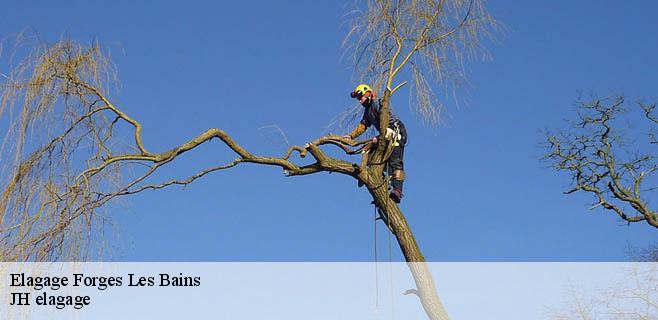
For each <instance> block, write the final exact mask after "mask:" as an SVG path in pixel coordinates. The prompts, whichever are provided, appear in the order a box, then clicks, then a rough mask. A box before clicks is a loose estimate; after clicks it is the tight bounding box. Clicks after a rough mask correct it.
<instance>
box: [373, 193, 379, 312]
mask: <svg viewBox="0 0 658 320" xmlns="http://www.w3.org/2000/svg"><path fill="white" fill-rule="evenodd" d="M374 208H375V217H374V220H373V226H374V230H375V315H377V313H379V266H378V265H377V261H378V259H377V206H376V205H375V206H374Z"/></svg>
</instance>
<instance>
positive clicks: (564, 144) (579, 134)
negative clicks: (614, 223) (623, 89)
mask: <svg viewBox="0 0 658 320" xmlns="http://www.w3.org/2000/svg"><path fill="white" fill-rule="evenodd" d="M638 105H639V107H640V108H638V109H639V110H641V111H642V113H643V117H642V119H644V121H642V119H635V118H632V117H629V118H626V119H627V120H630V121H632V125H631V126H630V128H629V126H625V124H624V122H623V118H624V117H623V116H624V113H625V109H624V106H625V103H624V97H621V96H618V97H613V98H607V99H594V100H593V101H587V102H579V103H578V119H577V120H576V121H574V122H573V123H572V125H571V130H570V131H567V132H564V133H560V134H553V133H549V135H548V137H547V142H548V152H547V154H546V156H545V157H544V159H546V160H547V161H549V162H550V163H551V164H552V166H553V168H554V169H555V170H556V171H559V172H566V173H567V174H568V175H569V176H570V177H571V184H572V186H571V189H569V190H568V191H566V192H565V193H566V194H572V193H576V192H584V193H589V194H591V195H593V196H594V199H595V202H594V204H593V206H592V209H594V208H598V207H602V208H604V209H605V210H608V211H609V212H612V213H614V214H616V215H617V216H618V217H619V218H620V219H622V220H623V221H625V222H627V223H633V222H645V223H647V224H649V225H650V226H653V227H655V228H658V214H657V213H656V211H654V210H653V209H652V208H651V206H650V203H649V199H650V197H651V196H652V192H653V191H654V190H655V189H656V185H655V183H656V180H655V176H654V172H655V171H656V170H657V169H658V162H656V156H655V152H654V148H655V146H654V145H655V144H656V143H658V141H657V140H656V137H655V130H656V129H658V118H656V115H655V112H654V111H655V108H656V104H655V103H654V104H645V103H641V102H640V103H638ZM638 118H639V117H638ZM641 121H642V122H641ZM630 129H634V130H636V131H639V132H640V133H642V132H643V133H644V134H645V136H644V137H642V136H641V135H637V137H636V136H635V135H632V134H629V133H628V130H630Z"/></svg>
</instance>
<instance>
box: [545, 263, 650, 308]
mask: <svg viewBox="0 0 658 320" xmlns="http://www.w3.org/2000/svg"><path fill="white" fill-rule="evenodd" d="M624 276H625V281H623V283H618V284H616V285H615V286H613V287H611V288H607V289H605V290H601V291H600V292H598V293H596V294H594V295H585V294H582V293H580V292H577V291H576V292H574V293H573V294H572V299H573V301H571V303H570V305H569V306H568V307H567V308H566V310H563V311H560V312H553V315H552V317H551V318H552V319H555V320H607V319H614V320H626V319H627V320H651V319H658V263H637V264H634V265H633V266H632V267H630V268H629V270H628V272H626V273H625V274H624Z"/></svg>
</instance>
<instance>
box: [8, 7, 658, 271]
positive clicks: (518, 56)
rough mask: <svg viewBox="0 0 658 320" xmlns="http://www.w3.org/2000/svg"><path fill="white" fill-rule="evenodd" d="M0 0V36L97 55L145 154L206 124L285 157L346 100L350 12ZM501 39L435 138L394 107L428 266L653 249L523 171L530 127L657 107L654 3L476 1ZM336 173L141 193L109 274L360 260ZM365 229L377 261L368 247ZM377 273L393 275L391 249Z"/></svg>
mask: <svg viewBox="0 0 658 320" xmlns="http://www.w3.org/2000/svg"><path fill="white" fill-rule="evenodd" d="M345 2H346V3H347V5H345V4H342V3H341V2H340V1H297V2H293V1H260V2H254V1H223V2H219V1H214V2H211V1H207V2H203V3H202V2H197V1H187V2H185V4H183V3H182V2H173V1H170V2H165V1H112V2H109V1H104V2H101V1H67V2H66V3H62V2H52V1H10V2H8V3H6V4H4V5H3V10H2V12H0V33H1V34H2V36H3V37H6V36H11V35H12V34H15V33H17V32H19V31H21V30H25V29H26V28H31V29H33V30H35V31H37V32H39V33H40V35H41V36H42V38H43V39H45V40H48V41H54V40H56V39H58V38H59V36H60V35H62V34H63V33H66V34H68V35H69V36H70V37H71V38H73V39H76V40H79V41H91V40H93V39H99V40H100V41H101V42H102V43H104V45H105V46H106V47H107V48H108V49H109V50H110V51H111V52H112V55H113V58H114V61H115V63H116V65H117V67H118V69H119V78H120V81H121V84H122V86H121V90H120V91H119V92H118V93H117V94H116V95H114V99H115V101H116V102H117V104H118V105H120V106H121V107H122V108H123V109H124V111H126V112H127V113H129V114H130V115H132V116H133V117H135V118H137V119H139V120H141V122H142V124H143V125H144V142H145V143H146V144H147V145H148V146H150V149H152V150H165V149H167V148H169V147H171V146H174V145H176V144H179V143H181V142H184V141H186V140H187V139H189V138H190V137H193V136H195V135H197V134H198V133H200V132H202V131H203V130H205V129H207V128H209V127H219V128H222V129H224V130H226V131H227V132H229V133H230V134H232V135H233V136H234V137H235V138H236V139H237V140H238V141H239V142H240V143H242V144H243V145H244V146H245V147H247V148H249V149H250V150H252V151H253V152H256V153H259V154H273V155H278V154H280V153H281V152H282V151H283V150H284V145H283V144H281V143H273V142H272V139H271V137H270V136H268V134H266V132H264V131H263V130H259V128H260V127H262V126H265V125H271V124H276V125H278V126H279V127H281V128H282V129H283V130H284V131H285V132H286V134H287V136H288V139H289V140H290V142H291V143H294V144H303V143H305V142H306V141H308V140H310V139H312V138H315V137H317V136H319V135H321V134H323V133H324V129H323V126H324V125H326V124H327V123H328V122H329V119H331V118H332V117H333V116H334V115H336V114H337V113H338V112H340V111H342V110H344V109H345V107H347V106H350V105H351V104H352V103H353V101H351V100H350V99H349V97H348V92H349V91H350V90H351V89H352V87H353V86H354V85H355V83H354V82H353V78H352V71H351V69H350V68H349V63H348V62H349V61H340V55H341V50H340V43H341V40H342V38H343V35H344V33H345V31H346V30H345V29H344V28H341V21H342V20H341V19H342V16H343V14H344V13H345V12H346V11H347V10H348V9H349V4H351V1H345ZM488 7H489V9H490V11H491V12H492V14H493V15H494V17H495V18H497V19H498V20H499V21H501V22H502V23H503V24H504V25H505V32H504V33H502V34H501V35H500V36H499V37H498V41H496V42H495V43H490V44H487V48H488V50H489V52H490V53H491V55H492V57H493V59H491V60H490V61H486V62H484V63H471V64H469V67H468V70H467V71H468V79H469V84H468V86H467V87H465V88H463V89H462V90H460V91H458V94H459V95H460V96H462V97H463V101H465V102H462V103H460V105H459V106H457V104H456V103H455V102H454V100H452V99H449V98H446V99H444V102H445V104H446V106H447V117H446V118H444V124H443V125H442V126H440V127H439V128H437V129H431V128H427V127H424V126H423V125H422V122H421V121H420V120H419V119H417V118H414V116H413V114H412V113H411V112H409V111H408V110H409V109H408V105H407V99H406V92H402V93H401V95H402V97H399V98H397V99H396V100H394V108H395V111H396V113H397V114H398V115H399V116H400V117H401V118H402V119H403V120H404V121H405V123H406V124H407V127H408V130H409V132H410V140H409V141H410V142H409V145H408V148H407V151H406V157H405V166H406V168H407V174H408V180H407V183H406V186H405V187H406V194H407V196H406V198H405V199H404V202H403V204H402V208H403V210H404V212H405V213H406V214H407V218H408V219H409V221H410V223H411V226H412V228H413V231H414V232H415V235H416V237H417V239H418V241H419V243H420V245H421V248H422V250H423V251H424V253H425V255H426V257H427V258H428V259H429V260H433V261H537V260H540V261H600V260H624V259H626V254H625V250H626V247H628V246H646V245H648V244H650V243H655V242H656V240H658V237H657V235H658V233H657V232H656V230H655V229H652V228H650V227H648V226H645V225H644V224H635V225H630V226H626V225H624V224H622V223H621V222H620V221H619V220H618V219H616V218H615V217H613V216H612V215H611V214H609V213H602V212H596V211H595V212H591V211H589V210H588V209H587V208H588V205H587V204H589V203H590V202H591V200H592V199H591V198H589V196H586V195H574V196H570V197H568V196H564V195H562V193H561V191H563V190H564V189H565V188H566V187H567V186H568V183H569V181H568V178H567V177H566V176H563V175H556V174H554V173H553V172H552V171H551V170H549V169H547V168H546V167H545V166H546V164H542V163H540V162H539V161H538V158H539V157H540V156H541V152H542V149H541V147H540V142H541V139H542V131H543V130H544V129H545V128H549V127H554V126H559V125H562V119H564V118H566V117H568V116H570V115H571V112H572V111H573V102H574V100H575V99H576V98H577V97H578V95H579V93H594V94H598V95H602V96H605V95H609V94H615V93H625V94H626V95H627V96H628V97H629V98H630V100H635V99H636V98H639V97H643V98H646V99H648V100H651V99H653V100H654V101H655V100H656V99H658V93H657V92H656V85H655V84H656V83H658V72H657V71H658V68H657V66H658V63H657V61H656V57H658V33H657V32H656V30H658V20H656V18H655V13H656V12H658V4H656V3H654V2H650V1H626V2H622V1H605V2H600V1H511V0H505V1H491V2H490V3H489V5H488ZM232 158H233V155H232V154H230V153H229V152H228V151H227V150H226V148H224V147H222V146H221V145H219V144H218V143H210V144H208V145H206V146H203V147H202V148H199V149H198V150H196V151H194V152H191V153H189V154H186V155H185V156H184V157H183V158H181V159H180V161H177V162H176V163H175V164H173V165H171V166H170V167H169V168H167V170H166V171H164V172H163V174H162V175H161V176H160V177H161V178H162V179H165V178H171V177H185V176H186V175H189V174H191V173H193V172H195V171H197V170H199V169H202V168H205V167H207V166H210V165H213V164H217V163H219V162H223V161H226V160H227V159H232ZM355 184H356V182H355V181H353V180H351V179H349V178H346V177H342V176H339V175H328V174H318V175H314V176H309V177H298V178H285V177H283V175H282V173H281V170H279V169H277V168H269V167H258V166H254V165H245V166H242V167H238V168H235V169H232V170H230V171H224V172H220V173H217V174H214V175H211V176H208V177H206V178H204V179H202V180H200V181H197V182H196V183H194V184H193V185H190V186H188V187H187V188H186V189H184V190H182V189H181V188H177V187H173V188H170V189H167V190H161V191H158V192H146V193H144V194H141V195H139V196H136V197H133V198H132V200H131V201H130V202H129V203H122V204H121V206H116V207H113V209H112V212H111V216H113V217H114V221H115V222H116V231H117V236H115V237H114V238H111V239H108V241H111V242H112V243H115V244H117V243H118V244H119V245H118V247H117V248H116V249H115V250H113V253H112V256H111V257H110V259H113V260H120V261H135V260H138V261H153V260H157V261H235V260H239V261H263V260H265V261H371V260H372V257H373V222H372V217H373V208H372V206H370V205H369V203H370V199H369V195H368V194H367V192H366V190H363V189H356V188H355ZM384 230H385V229H384V228H383V226H380V228H379V235H380V239H379V240H380V241H379V244H380V257H381V256H384V257H386V252H387V251H388V250H387V238H386V236H385V235H384ZM393 251H394V255H395V256H394V259H396V260H398V259H400V256H399V253H398V249H397V248H396V247H395V246H394V250H393Z"/></svg>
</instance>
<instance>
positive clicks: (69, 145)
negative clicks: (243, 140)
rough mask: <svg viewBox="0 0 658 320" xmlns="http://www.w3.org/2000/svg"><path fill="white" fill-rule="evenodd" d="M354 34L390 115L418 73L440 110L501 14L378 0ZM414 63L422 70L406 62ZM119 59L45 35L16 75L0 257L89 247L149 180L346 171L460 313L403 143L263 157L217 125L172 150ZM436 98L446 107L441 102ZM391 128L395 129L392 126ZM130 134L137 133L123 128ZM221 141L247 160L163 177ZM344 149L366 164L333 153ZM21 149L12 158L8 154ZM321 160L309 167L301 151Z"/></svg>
mask: <svg viewBox="0 0 658 320" xmlns="http://www.w3.org/2000/svg"><path fill="white" fill-rule="evenodd" d="M353 18H354V20H353V22H354V24H353V28H352V31H351V32H350V35H349V36H348V38H352V39H353V40H350V42H349V43H352V44H354V45H353V46H349V47H351V48H352V50H354V52H355V56H356V57H358V58H357V65H358V66H359V67H363V66H364V64H363V63H361V61H367V62H368V63H367V67H365V68H363V69H359V72H360V73H361V74H362V75H363V76H364V77H365V78H369V79H373V81H375V82H378V83H380V84H382V86H383V92H384V94H383V101H384V103H383V108H382V110H383V112H382V113H381V118H382V119H381V120H380V121H381V123H382V124H387V123H388V118H389V117H390V113H389V110H390V106H389V101H390V97H391V95H393V94H394V93H395V92H396V90H397V89H398V88H399V87H400V86H401V85H402V84H404V82H402V83H401V84H398V85H395V86H394V84H395V83H396V82H397V81H398V80H397V79H398V78H401V77H402V75H403V74H405V72H406V74H408V75H410V76H412V77H413V78H414V79H415V88H416V90H415V93H416V95H417V97H418V105H417V110H418V111H419V113H420V114H421V115H422V117H423V118H424V119H430V120H431V119H436V113H435V111H433V110H438V108H436V107H435V106H436V105H435V104H432V101H431V100H430V99H429V97H430V96H431V94H430V93H429V88H430V81H428V80H427V78H426V77H427V76H433V77H434V79H435V80H439V83H440V82H441V81H443V79H444V74H446V73H447V72H449V71H450V72H454V71H455V70H458V66H459V65H460V64H461V63H462V59H463V55H464V54H466V53H473V52H475V50H477V46H478V40H479V39H480V37H482V36H486V35H487V32H486V31H487V27H489V26H492V25H493V22H492V20H491V18H490V17H489V16H488V15H487V13H486V11H485V10H484V8H483V6H482V4H481V2H480V1H479V0H471V1H464V0H451V1H447V0H439V1H427V0H426V1H366V2H365V4H362V3H359V4H358V9H357V10H356V11H355V13H354V14H353ZM408 67H409V68H410V69H411V71H406V70H407V69H408ZM114 74H115V72H114V66H113V65H112V64H111V62H110V60H109V57H108V55H107V53H106V52H104V51H103V50H102V48H101V47H100V46H99V45H98V44H92V45H82V44H79V43H76V42H74V41H71V40H68V39H63V40H61V41H59V42H57V43H55V44H52V45H46V44H43V43H39V44H38V45H37V46H36V49H35V50H34V51H31V52H30V53H29V54H28V55H26V56H25V57H24V58H23V59H22V60H20V61H19V62H18V63H16V64H15V65H14V66H13V68H12V69H11V71H10V72H9V73H8V74H4V78H5V80H6V81H5V82H4V83H3V85H2V93H1V94H2V95H1V96H0V115H2V116H3V118H5V119H8V121H7V122H8V132H7V134H6V136H5V139H4V143H3V146H2V147H3V152H2V155H3V159H2V161H3V163H6V164H8V165H7V166H6V167H5V168H4V172H3V174H2V180H1V181H0V182H1V183H2V188H3V189H2V196H1V198H0V259H1V260H3V261H29V260H36V261H44V260H78V259H84V258H85V257H86V255H87V251H85V248H87V244H88V243H89V241H91V240H93V238H94V235H95V233H94V230H97V229H98V228H99V224H102V222H103V221H104V220H103V219H104V216H105V215H104V214H106V213H103V212H102V211H101V210H102V209H103V208H104V207H106V204H108V203H109V202H110V201H112V200H116V199H118V198H120V197H123V196H126V195H133V194H136V193H140V192H142V191H145V190H154V189H161V188H166V187H168V186H172V185H187V184H189V183H192V182H193V181H195V180H197V179H199V178H200V177H203V176H205V175H207V174H210V173H213V172H215V171H219V170H225V169H229V168H232V167H235V166H237V165H240V164H243V163H254V164H260V165H267V166H272V167H278V168H281V169H283V172H284V174H285V175H286V176H300V175H309V174H314V173H318V172H335V173H340V174H343V175H346V176H349V177H352V178H354V179H356V180H358V181H361V182H362V183H363V184H364V185H365V186H366V188H367V190H368V192H369V193H370V194H371V196H372V198H373V202H374V203H375V205H376V206H377V207H378V208H379V210H380V212H381V214H382V216H383V218H384V220H385V221H386V224H387V226H388V227H389V229H390V230H391V232H392V233H393V234H394V235H395V237H396V239H397V241H398V243H399V245H400V248H401V250H402V252H403V254H404V257H405V259H406V261H407V262H408V263H409V264H408V265H409V268H410V271H411V273H412V275H413V277H414V280H415V282H416V285H417V288H416V289H411V290H408V291H407V292H408V293H415V294H417V296H418V297H419V298H420V301H421V303H422V306H423V307H424V309H425V311H426V313H427V314H428V316H429V317H430V318H431V319H448V315H447V313H446V311H445V310H444V308H443V306H442V304H441V302H440V300H439V298H438V295H437V293H436V289H435V286H434V281H433V279H432V275H431V274H430V272H429V270H428V269H427V266H426V264H425V263H424V262H425V258H424V257H423V255H422V253H421V251H420V249H419V247H418V244H417V243H416V240H415V238H414V236H413V234H412V232H411V229H410V228H409V225H408V223H407V221H406V219H405V217H404V215H403V214H402V212H401V211H400V208H399V207H398V206H397V205H396V204H395V203H394V202H393V201H391V200H390V199H389V196H388V190H387V178H386V176H385V175H384V164H385V162H386V159H387V157H388V156H389V155H390V152H391V150H392V145H393V143H392V142H390V141H388V140H387V139H386V138H385V137H384V136H380V139H379V143H376V144H373V143H371V142H370V140H366V141H353V140H350V139H346V138H343V137H341V136H336V135H328V136H323V137H320V138H317V139H315V140H312V141H310V142H308V143H307V144H305V145H301V146H290V147H289V148H288V149H287V150H285V151H284V152H283V154H282V155H281V156H263V155H258V154H256V153H254V152H251V151H248V150H246V149H245V148H243V147H242V146H241V145H240V144H239V143H238V142H237V141H235V140H234V139H233V138H232V137H231V136H230V135H229V134H228V133H226V132H225V131H223V130H221V129H216V128H213V129H208V130H206V131H204V132H202V133H201V134H199V135H198V136H196V137H193V138H192V139H190V140H189V141H187V142H186V143H183V144H181V145H178V146H173V147H172V148H170V149H169V150H165V151H159V152H158V151H154V150H151V148H149V147H148V146H147V145H145V144H144V143H143V142H142V125H141V124H140V122H139V121H138V120H137V119H134V118H132V117H131V116H130V115H129V113H128V112H127V111H126V110H127V108H125V107H124V106H119V105H117V104H115V103H114V102H113V101H112V99H111V97H110V91H109V88H111V83H112V81H113V80H114ZM433 106H434V107H433ZM382 129H383V130H381V132H385V131H386V130H385V128H382ZM126 136H129V137H130V139H129V141H130V142H129V143H122V139H121V138H122V137H126ZM210 141H217V142H218V143H220V144H221V145H223V146H224V147H226V148H227V149H228V150H230V151H231V152H232V153H234V154H235V156H236V158H235V159H234V160H233V161H231V162H228V163H222V164H218V165H216V166H214V167H211V168H207V169H205V170H202V171H200V172H198V173H196V174H194V175H192V176H190V177H186V178H181V179H173V180H170V181H163V182H152V180H154V179H153V177H152V175H153V174H154V173H155V172H156V171H158V169H159V168H161V167H163V166H167V165H172V164H173V163H174V160H176V159H177V157H179V156H180V155H181V154H183V153H185V152H188V151H192V150H194V149H196V148H197V147H198V146H199V145H201V144H204V143H207V142H210ZM328 146H333V147H337V148H339V149H340V150H342V151H344V153H345V154H346V155H347V156H350V155H358V154H362V155H363V156H362V158H361V160H360V161H359V162H353V161H351V160H349V157H345V158H336V157H332V156H329V155H328V154H327V153H326V152H325V148H326V147H328ZM6 155H10V156H9V158H5V156H6ZM309 155H310V157H311V158H312V159H313V163H312V164H308V165H300V164H297V162H296V161H295V158H296V157H301V158H304V157H307V156H309Z"/></svg>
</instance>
